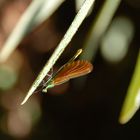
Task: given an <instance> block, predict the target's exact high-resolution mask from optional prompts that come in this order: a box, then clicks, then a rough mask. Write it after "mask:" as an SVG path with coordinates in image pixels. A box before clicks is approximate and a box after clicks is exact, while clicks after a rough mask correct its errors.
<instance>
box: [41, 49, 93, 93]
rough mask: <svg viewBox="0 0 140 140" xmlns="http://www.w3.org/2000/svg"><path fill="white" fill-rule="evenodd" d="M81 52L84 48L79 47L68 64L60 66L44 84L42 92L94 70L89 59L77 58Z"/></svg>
mask: <svg viewBox="0 0 140 140" xmlns="http://www.w3.org/2000/svg"><path fill="white" fill-rule="evenodd" d="M81 53H82V49H79V50H78V51H77V52H76V54H75V55H74V56H73V57H72V58H71V59H70V60H69V61H68V62H67V63H66V64H64V65H63V66H62V67H60V69H58V71H57V72H56V73H55V74H54V75H52V76H51V77H50V78H49V79H48V81H47V82H46V83H44V84H43V90H42V92H47V89H49V88H52V87H54V86H57V85H60V84H63V83H65V82H67V81H69V80H70V79H73V78H76V77H79V76H83V75H86V74H88V73H90V72H91V71H92V70H93V65H92V64H91V63H90V62H89V61H87V60H75V59H76V58H77V57H78V56H79V55H80V54H81Z"/></svg>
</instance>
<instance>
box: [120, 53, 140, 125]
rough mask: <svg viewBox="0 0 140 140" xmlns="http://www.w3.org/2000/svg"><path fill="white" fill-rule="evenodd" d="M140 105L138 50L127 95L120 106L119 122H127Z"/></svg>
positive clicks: (139, 61) (139, 57)
mask: <svg viewBox="0 0 140 140" xmlns="http://www.w3.org/2000/svg"><path fill="white" fill-rule="evenodd" d="M139 106H140V51H139V55H138V58H137V62H136V66H135V70H134V74H133V77H132V80H131V82H130V85H129V87H128V91H127V95H126V98H125V101H124V104H123V107H122V111H121V114H120V118H119V122H120V123H122V124H125V123H127V122H128V121H129V120H130V119H131V118H132V117H133V116H134V114H135V113H136V111H137V110H138V109H139Z"/></svg>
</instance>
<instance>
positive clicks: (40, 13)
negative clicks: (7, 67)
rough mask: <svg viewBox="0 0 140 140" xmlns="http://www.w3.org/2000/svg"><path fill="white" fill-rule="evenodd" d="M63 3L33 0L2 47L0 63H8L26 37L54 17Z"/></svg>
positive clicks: (52, 0) (60, 1)
mask: <svg viewBox="0 0 140 140" xmlns="http://www.w3.org/2000/svg"><path fill="white" fill-rule="evenodd" d="M63 1H64V0H57V1H56V0H51V1H50V0H39V1H38V0H33V1H32V2H31V4H30V5H29V7H28V8H27V10H26V11H25V12H24V13H23V15H22V16H21V18H20V20H19V21H18V23H17V25H16V27H15V28H14V30H13V31H12V33H11V34H10V36H9V37H8V39H7V40H6V42H5V44H4V46H3V47H2V49H1V51H0V62H4V61H6V60H7V58H8V57H9V56H10V55H11V53H13V51H14V50H15V49H16V47H17V46H18V44H19V43H20V42H21V40H22V39H23V38H24V37H25V35H26V34H27V33H29V32H30V31H31V30H32V29H34V28H35V27H36V26H37V25H39V24H40V23H41V22H43V21H44V20H46V19H47V18H48V17H49V16H50V15H52V13H53V12H54V11H55V10H56V9H57V8H58V7H59V6H60V4H61V3H62V2H63Z"/></svg>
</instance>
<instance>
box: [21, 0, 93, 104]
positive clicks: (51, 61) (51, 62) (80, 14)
mask: <svg viewBox="0 0 140 140" xmlns="http://www.w3.org/2000/svg"><path fill="white" fill-rule="evenodd" d="M94 1H95V0H86V1H85V2H84V3H83V5H82V7H81V9H80V10H79V12H78V14H77V15H76V17H75V19H74V20H73V22H72V24H71V26H70V27H69V29H68V30H67V32H66V34H65V35H64V37H63V39H62V40H61V42H60V43H59V45H58V47H57V48H56V50H55V51H54V53H53V54H52V56H51V57H50V59H49V60H48V62H47V63H46V65H45V66H44V68H43V69H42V71H41V72H40V74H39V75H38V77H37V79H36V80H35V82H34V83H33V85H32V86H31V88H30V90H29V92H28V93H27V96H26V97H25V99H24V100H23V102H22V103H21V104H22V105H23V104H24V103H25V102H26V101H27V100H28V98H29V97H30V96H31V95H32V94H33V92H34V91H35V89H36V88H37V87H38V86H39V84H40V83H41V81H42V80H43V79H44V77H45V76H46V74H47V73H48V72H49V71H50V69H51V68H52V67H53V65H54V64H55V62H56V61H57V59H58V58H59V57H60V55H61V54H62V52H63V51H64V49H65V48H66V47H67V45H68V44H69V42H70V41H71V39H72V37H73V36H74V34H75V33H76V31H77V30H78V28H79V26H80V25H81V23H82V22H83V20H84V19H85V17H86V15H87V13H88V11H89V10H90V8H91V6H92V5H93V3H94Z"/></svg>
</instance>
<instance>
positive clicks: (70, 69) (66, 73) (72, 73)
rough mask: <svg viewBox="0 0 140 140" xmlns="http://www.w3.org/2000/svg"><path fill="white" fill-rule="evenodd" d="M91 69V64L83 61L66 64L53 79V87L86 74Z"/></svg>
mask: <svg viewBox="0 0 140 140" xmlns="http://www.w3.org/2000/svg"><path fill="white" fill-rule="evenodd" d="M92 69H93V66H92V64H91V63H90V62H88V61H85V60H78V61H74V62H71V63H68V64H67V65H66V66H65V67H64V68H63V69H62V70H61V71H60V72H59V73H58V74H57V76H56V77H55V78H54V81H53V83H54V84H55V85H59V84H62V83H64V82H66V81H68V80H70V79H72V78H76V77H79V76H83V75H85V74H88V73H89V72H91V71H92Z"/></svg>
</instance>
